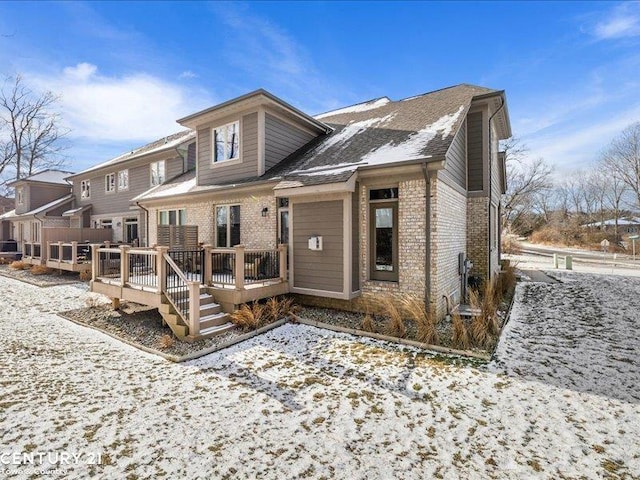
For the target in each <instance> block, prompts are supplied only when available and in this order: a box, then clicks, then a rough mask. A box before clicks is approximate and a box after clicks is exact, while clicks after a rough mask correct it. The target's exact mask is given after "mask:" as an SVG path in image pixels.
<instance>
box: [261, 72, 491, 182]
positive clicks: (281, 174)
mask: <svg viewBox="0 0 640 480" xmlns="http://www.w3.org/2000/svg"><path fill="white" fill-rule="evenodd" d="M494 92H497V91H496V90H492V89H489V88H484V87H477V86H473V85H466V84H462V85H456V86H454V87H449V88H445V89H442V90H436V91H434V92H430V93H426V94H423V95H418V96H415V97H410V98H407V99H403V100H398V101H390V100H389V99H388V98H386V97H382V98H378V99H374V100H371V101H369V102H364V103H360V104H357V105H354V106H352V107H346V108H343V109H339V110H335V111H333V112H327V113H323V114H322V115H320V117H321V118H322V121H323V122H325V123H327V124H329V125H331V126H332V127H333V128H334V129H335V130H334V131H333V132H332V133H330V134H328V135H325V136H322V137H320V138H318V139H316V141H314V142H312V143H311V144H309V145H306V146H305V147H303V148H302V149H300V150H299V151H297V152H295V153H294V154H292V155H290V156H289V157H288V158H287V159H285V160H284V161H282V162H281V163H279V164H278V165H276V166H274V167H273V168H272V169H271V170H270V171H268V172H266V174H265V177H266V178H275V177H278V178H281V179H283V180H287V181H292V182H299V183H301V184H304V185H314V184H320V183H329V182H340V181H344V180H346V179H348V178H349V177H350V176H351V175H352V174H353V172H354V171H355V170H356V169H357V168H358V167H360V166H371V165H386V164H391V163H396V162H402V161H407V160H412V159H416V158H425V157H426V158H433V159H434V160H435V159H441V158H442V157H444V155H445V153H446V152H447V150H448V148H449V146H450V145H451V142H452V140H453V137H454V136H455V134H456V132H457V131H458V129H459V128H460V126H461V125H462V122H464V119H465V116H466V112H467V110H468V109H469V106H470V105H471V101H472V99H473V97H474V96H477V95H484V94H487V93H494Z"/></svg>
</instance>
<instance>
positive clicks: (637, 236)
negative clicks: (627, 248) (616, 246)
mask: <svg viewBox="0 0 640 480" xmlns="http://www.w3.org/2000/svg"><path fill="white" fill-rule="evenodd" d="M639 238H640V235H630V236H629V240H631V245H632V249H633V260H634V261H635V259H636V240H638V239H639Z"/></svg>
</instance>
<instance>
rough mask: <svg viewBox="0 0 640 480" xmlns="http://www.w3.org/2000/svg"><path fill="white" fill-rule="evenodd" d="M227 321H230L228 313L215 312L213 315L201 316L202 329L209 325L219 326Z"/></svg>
mask: <svg viewBox="0 0 640 480" xmlns="http://www.w3.org/2000/svg"><path fill="white" fill-rule="evenodd" d="M227 322H229V314H228V313H214V314H213V315H207V316H206V317H200V331H202V330H204V329H207V328H209V327H219V326H220V325H224V324H225V323H227Z"/></svg>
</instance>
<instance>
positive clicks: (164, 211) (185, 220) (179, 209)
mask: <svg viewBox="0 0 640 480" xmlns="http://www.w3.org/2000/svg"><path fill="white" fill-rule="evenodd" d="M169 212H176V220H177V222H178V223H176V225H180V226H181V225H186V224H187V209H186V208H165V209H162V210H158V225H171V224H170V223H160V217H161V216H162V214H163V213H166V214H167V220H168V219H169ZM180 212H184V223H181V222H180V218H181V217H182V216H181V215H180Z"/></svg>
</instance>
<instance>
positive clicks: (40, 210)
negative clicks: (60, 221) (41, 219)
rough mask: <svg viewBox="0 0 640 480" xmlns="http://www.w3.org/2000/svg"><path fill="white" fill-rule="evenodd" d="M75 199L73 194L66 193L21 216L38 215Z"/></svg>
mask: <svg viewBox="0 0 640 480" xmlns="http://www.w3.org/2000/svg"><path fill="white" fill-rule="evenodd" d="M71 200H73V195H71V194H69V195H65V196H64V197H62V198H58V199H56V200H54V201H53V202H49V203H47V204H45V205H42V206H41V207H38V208H34V209H33V210H31V211H29V212H27V213H23V214H21V215H19V216H20V217H22V216H26V215H37V214H38V213H43V212H47V211H48V210H51V209H54V208H56V207H59V206H61V205H64V204H65V203H67V202H69V201H71Z"/></svg>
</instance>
